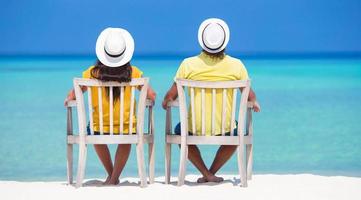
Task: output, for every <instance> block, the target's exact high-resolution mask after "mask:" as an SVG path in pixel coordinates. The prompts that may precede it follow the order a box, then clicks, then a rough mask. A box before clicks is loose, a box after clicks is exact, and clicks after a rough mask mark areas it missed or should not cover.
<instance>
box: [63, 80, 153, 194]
mask: <svg viewBox="0 0 361 200" xmlns="http://www.w3.org/2000/svg"><path fill="white" fill-rule="evenodd" d="M148 82H149V78H137V79H132V80H131V82H129V83H118V82H101V81H99V80H95V79H83V78H74V81H73V84H74V90H75V95H76V100H75V101H71V102H69V103H68V105H67V137H66V143H67V176H68V183H69V184H72V183H73V145H74V144H78V145H79V158H78V170H77V180H76V187H81V186H82V182H83V178H84V174H85V165H86V156H87V144H136V152H137V163H138V173H139V177H140V186H141V187H146V186H147V178H146V171H145V161H144V149H143V145H144V143H146V144H148V153H149V160H148V164H149V183H153V182H154V163H155V148H154V115H153V107H154V102H151V101H150V100H147V99H146V94H147V89H148ZM127 86H130V87H131V88H132V89H131V92H132V95H131V101H132V102H133V99H134V89H135V88H141V89H140V94H139V100H138V101H139V102H138V107H137V113H136V119H137V124H136V134H130V135H129V134H127V135H124V134H122V133H120V134H119V135H113V112H110V129H111V130H110V132H111V133H110V135H103V125H102V124H103V123H102V121H103V119H102V117H99V120H100V129H101V130H100V135H93V130H92V125H91V132H92V134H91V135H87V132H86V126H87V122H86V112H85V103H84V94H83V92H82V90H81V87H87V88H88V101H89V98H91V94H90V88H89V87H98V91H99V93H98V97H99V102H100V103H99V104H101V103H102V100H101V98H100V96H101V92H100V91H101V89H100V88H101V87H110V88H112V87H120V88H121V91H122V92H124V87H127ZM109 91H110V98H109V99H110V103H109V105H110V106H109V107H110V111H112V110H113V99H112V97H113V94H112V93H113V92H112V90H109ZM122 94H123V93H121V97H120V98H121V99H122V98H123V95H122ZM122 103H123V99H122V100H121V104H120V106H121V105H123V104H122ZM90 106H91V100H90V102H89V107H90ZM132 106H134V104H133V103H131V108H130V109H131V111H130V112H131V114H130V115H131V116H132V115H133V112H132V110H133V109H132V108H133V107H132ZM74 107H76V109H77V113H78V127H79V134H74V133H73V132H74V131H73V108H74ZM101 107H102V106H99V112H100V114H99V116H102V108H101ZM145 109H148V114H149V116H148V119H149V120H148V124H147V125H148V127H147V128H148V134H144V133H143V132H144V131H143V128H144V115H145ZM120 110H121V111H120V112H121V113H120V124H121V125H120V131H122V130H123V128H122V127H123V123H122V122H123V119H122V118H123V117H122V112H123V108H120ZM89 116H90V117H89V118H90V123H91V124H92V123H93V122H92V115H91V114H89ZM131 116H130V123H129V124H130V126H129V128H130V129H129V130H132V122H131V119H132V117H131Z"/></svg>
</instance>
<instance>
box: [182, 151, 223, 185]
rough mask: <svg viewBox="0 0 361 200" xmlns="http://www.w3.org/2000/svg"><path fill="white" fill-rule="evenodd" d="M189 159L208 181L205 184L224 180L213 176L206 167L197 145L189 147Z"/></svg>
mask: <svg viewBox="0 0 361 200" xmlns="http://www.w3.org/2000/svg"><path fill="white" fill-rule="evenodd" d="M188 159H189V160H190V161H191V162H192V163H193V165H194V166H195V167H196V168H197V169H198V170H199V171H200V172H201V174H202V175H203V177H204V178H205V180H206V181H204V182H207V181H208V182H221V181H223V178H221V177H216V176H215V175H213V174H212V173H211V172H210V171H209V170H208V169H207V167H206V165H205V164H204V162H203V159H202V156H201V152H200V151H199V149H198V147H197V146H196V145H189V146H188ZM198 182H199V183H201V182H200V181H199V180H198Z"/></svg>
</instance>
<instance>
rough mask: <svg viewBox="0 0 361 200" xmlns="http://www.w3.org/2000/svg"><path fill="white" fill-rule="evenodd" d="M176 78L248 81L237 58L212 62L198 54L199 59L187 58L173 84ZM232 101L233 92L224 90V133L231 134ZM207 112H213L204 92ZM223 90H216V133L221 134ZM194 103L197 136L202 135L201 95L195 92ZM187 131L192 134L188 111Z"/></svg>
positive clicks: (209, 97) (208, 124)
mask: <svg viewBox="0 0 361 200" xmlns="http://www.w3.org/2000/svg"><path fill="white" fill-rule="evenodd" d="M177 78H182V79H190V80H196V81H232V80H246V79H248V73H247V70H246V68H245V67H244V65H243V63H242V62H241V61H240V60H239V59H236V58H232V57H230V56H228V55H226V56H224V57H223V58H222V59H220V58H212V57H210V56H209V55H207V54H205V53H203V52H202V53H201V54H200V55H198V56H194V57H190V58H187V59H185V60H183V62H182V63H181V65H180V67H179V68H178V71H177V73H176V75H175V77H174V81H175V80H176V79H177ZM232 97H233V90H231V89H229V90H227V102H226V103H227V104H226V105H227V106H226V121H225V132H230V126H231V125H230V121H231V109H232ZM205 101H206V103H205V104H206V105H205V107H206V110H209V111H211V110H212V91H211V90H207V89H206V90H205ZM222 101H223V98H222V90H218V89H217V90H216V102H217V103H216V112H215V113H216V116H215V120H216V126H215V133H216V134H221V125H220V124H221V120H222ZM194 102H195V106H194V108H195V115H196V120H195V122H196V134H197V135H200V134H201V126H202V119H201V118H202V115H201V105H200V104H201V91H200V90H199V89H196V90H195V91H194ZM211 120H212V116H211V114H206V135H211V131H212V127H211V126H212V124H211V123H212V122H211ZM188 131H190V132H192V118H191V110H190V108H189V111H188ZM193 134H194V133H193Z"/></svg>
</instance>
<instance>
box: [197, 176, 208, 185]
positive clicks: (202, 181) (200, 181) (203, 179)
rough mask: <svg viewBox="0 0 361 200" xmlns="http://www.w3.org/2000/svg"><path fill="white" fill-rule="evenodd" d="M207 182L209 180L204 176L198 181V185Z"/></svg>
mask: <svg viewBox="0 0 361 200" xmlns="http://www.w3.org/2000/svg"><path fill="white" fill-rule="evenodd" d="M206 182H207V179H206V177H204V176H203V177H201V178H199V179H198V180H197V183H206Z"/></svg>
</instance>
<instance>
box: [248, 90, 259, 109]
mask: <svg viewBox="0 0 361 200" xmlns="http://www.w3.org/2000/svg"><path fill="white" fill-rule="evenodd" d="M248 101H250V102H252V103H253V110H254V111H255V112H260V111H261V106H260V105H259V104H258V102H257V98H256V93H255V92H254V91H253V89H252V88H251V89H250V90H249V95H248Z"/></svg>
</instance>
